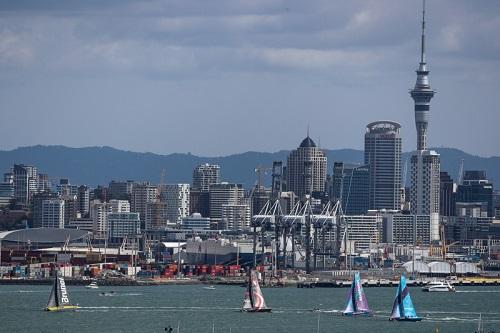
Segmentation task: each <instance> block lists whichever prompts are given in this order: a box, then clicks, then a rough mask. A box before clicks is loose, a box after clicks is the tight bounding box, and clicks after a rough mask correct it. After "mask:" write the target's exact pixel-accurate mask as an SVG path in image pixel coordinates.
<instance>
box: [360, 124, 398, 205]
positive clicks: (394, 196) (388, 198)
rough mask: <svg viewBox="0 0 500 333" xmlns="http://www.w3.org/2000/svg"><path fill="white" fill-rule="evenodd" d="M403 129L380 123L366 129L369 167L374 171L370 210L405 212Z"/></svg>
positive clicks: (366, 155) (366, 157)
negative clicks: (403, 193)
mask: <svg viewBox="0 0 500 333" xmlns="http://www.w3.org/2000/svg"><path fill="white" fill-rule="evenodd" d="M400 130H401V125H400V124H398V123H396V122H393V121H376V122H373V123H370V124H368V125H367V126H366V133H365V165H367V166H368V167H369V170H370V179H369V182H370V185H369V208H370V209H391V210H394V209H398V210H399V209H401V196H400V189H401V135H400Z"/></svg>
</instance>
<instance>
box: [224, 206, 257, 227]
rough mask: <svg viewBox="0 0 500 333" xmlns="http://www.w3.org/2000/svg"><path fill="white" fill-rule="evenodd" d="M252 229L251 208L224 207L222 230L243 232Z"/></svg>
mask: <svg viewBox="0 0 500 333" xmlns="http://www.w3.org/2000/svg"><path fill="white" fill-rule="evenodd" d="M249 227H250V206H249V205H248V204H243V205H222V218H221V225H220V229H227V230H243V229H247V228H249Z"/></svg>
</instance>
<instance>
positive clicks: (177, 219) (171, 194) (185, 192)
mask: <svg viewBox="0 0 500 333" xmlns="http://www.w3.org/2000/svg"><path fill="white" fill-rule="evenodd" d="M189 188H190V186H189V184H168V185H165V190H164V191H163V192H162V196H164V200H165V203H166V204H167V219H168V220H169V222H170V223H175V224H176V225H177V226H180V224H181V222H182V219H183V218H184V217H188V216H189Z"/></svg>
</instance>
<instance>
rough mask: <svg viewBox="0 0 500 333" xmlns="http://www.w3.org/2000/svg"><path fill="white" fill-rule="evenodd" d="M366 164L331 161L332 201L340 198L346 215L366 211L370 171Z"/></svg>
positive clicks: (360, 213)
mask: <svg viewBox="0 0 500 333" xmlns="http://www.w3.org/2000/svg"><path fill="white" fill-rule="evenodd" d="M369 170H370V169H369V167H368V166H366V165H347V164H345V163H343V162H335V163H333V175H332V191H331V192H332V193H329V195H330V197H331V198H332V200H333V201H337V200H340V202H341V204H342V210H343V212H344V214H346V215H362V214H366V212H367V211H368V209H369V207H368V203H369V201H368V198H369V187H370V172H369Z"/></svg>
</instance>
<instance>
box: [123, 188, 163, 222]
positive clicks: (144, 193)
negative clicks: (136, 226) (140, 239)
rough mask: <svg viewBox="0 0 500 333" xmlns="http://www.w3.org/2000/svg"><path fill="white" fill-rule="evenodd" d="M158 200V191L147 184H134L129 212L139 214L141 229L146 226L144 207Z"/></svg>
mask: <svg viewBox="0 0 500 333" xmlns="http://www.w3.org/2000/svg"><path fill="white" fill-rule="evenodd" d="M157 198H158V189H157V187H156V186H153V185H150V184H149V183H134V185H133V187H132V193H131V199H130V211H131V212H133V213H139V218H140V219H141V229H144V228H145V225H146V207H147V204H148V203H150V202H155V201H156V199H157Z"/></svg>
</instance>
